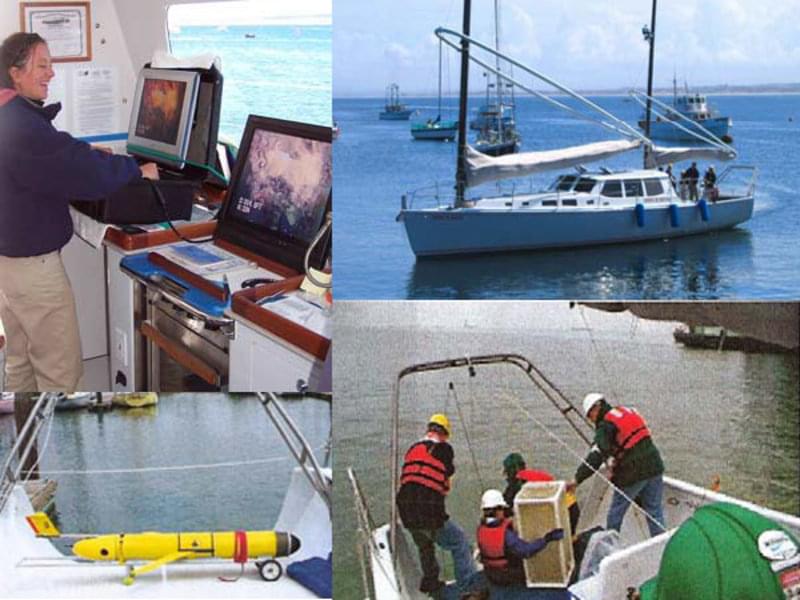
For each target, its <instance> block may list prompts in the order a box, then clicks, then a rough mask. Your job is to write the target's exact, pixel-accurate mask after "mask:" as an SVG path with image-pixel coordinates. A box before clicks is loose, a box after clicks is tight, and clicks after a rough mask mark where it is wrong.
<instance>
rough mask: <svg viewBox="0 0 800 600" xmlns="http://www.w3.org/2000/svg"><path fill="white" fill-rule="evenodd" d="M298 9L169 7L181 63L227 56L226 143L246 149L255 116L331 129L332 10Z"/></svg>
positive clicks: (222, 129)
mask: <svg viewBox="0 0 800 600" xmlns="http://www.w3.org/2000/svg"><path fill="white" fill-rule="evenodd" d="M289 4H292V7H291V9H287V6H288V5H289ZM297 4H299V5H300V6H296V5H295V3H285V2H264V1H263V0H244V1H241V2H196V3H188V4H173V5H170V6H169V8H168V11H167V29H168V32H169V33H168V35H169V47H170V52H171V53H172V54H173V55H175V56H176V57H178V58H186V57H189V56H196V55H198V54H205V53H210V54H213V55H215V56H219V57H220V59H221V63H222V76H223V78H224V84H223V86H224V91H223V94H222V114H221V118H220V124H219V136H220V138H221V139H223V140H229V141H232V142H233V143H234V144H239V141H240V140H241V137H242V133H243V131H244V126H245V123H246V122H247V116H248V115H249V114H256V115H269V116H270V117H275V118H278V119H286V120H289V121H300V122H303V123H313V124H315V125H323V126H330V125H331V95H332V87H331V73H332V61H331V56H332V51H331V49H332V36H331V12H330V11H329V12H327V14H326V13H324V12H322V13H321V14H317V13H319V12H320V11H319V10H313V9H312V5H311V3H297ZM304 5H309V8H304Z"/></svg>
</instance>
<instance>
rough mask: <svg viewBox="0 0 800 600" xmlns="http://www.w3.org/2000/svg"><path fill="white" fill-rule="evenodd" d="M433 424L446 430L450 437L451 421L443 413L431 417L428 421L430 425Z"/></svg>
mask: <svg viewBox="0 0 800 600" xmlns="http://www.w3.org/2000/svg"><path fill="white" fill-rule="evenodd" d="M431 423H433V424H434V425H438V426H439V427H441V428H442V429H444V431H445V433H447V435H450V419H448V418H447V415H443V414H442V413H436V414H435V415H431V418H430V419H428V425H430V424H431Z"/></svg>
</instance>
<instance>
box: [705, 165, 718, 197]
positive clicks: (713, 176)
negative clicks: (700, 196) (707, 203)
mask: <svg viewBox="0 0 800 600" xmlns="http://www.w3.org/2000/svg"><path fill="white" fill-rule="evenodd" d="M716 185H717V173H716V171H714V167H713V166H709V167H708V170H707V171H706V174H705V175H704V176H703V187H704V188H705V191H706V196H707V197H708V199H709V200H711V201H712V202H716V201H717V188H716Z"/></svg>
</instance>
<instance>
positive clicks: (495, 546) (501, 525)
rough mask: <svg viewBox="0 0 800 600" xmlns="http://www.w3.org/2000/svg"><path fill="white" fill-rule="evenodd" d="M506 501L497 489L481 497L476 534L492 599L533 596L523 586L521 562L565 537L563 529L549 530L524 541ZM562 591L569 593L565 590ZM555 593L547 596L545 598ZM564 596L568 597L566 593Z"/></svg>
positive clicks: (524, 584) (523, 578) (523, 577)
mask: <svg viewBox="0 0 800 600" xmlns="http://www.w3.org/2000/svg"><path fill="white" fill-rule="evenodd" d="M507 508H508V504H506V501H505V499H504V498H503V495H502V494H501V493H500V491H499V490H486V491H485V492H484V493H483V496H482V497H481V511H482V512H483V517H482V519H481V522H480V525H479V526H478V530H477V533H476V539H477V541H478V550H479V552H480V560H481V562H482V563H483V574H484V576H485V577H486V579H487V581H488V587H489V592H490V593H489V597H490V598H491V599H492V600H499V599H505V598H516V597H527V598H531V597H535V596H531V594H532V593H534V594H535V592H532V591H531V590H529V589H528V588H527V586H526V578H525V569H524V567H523V564H522V561H523V559H525V558H530V557H531V556H533V555H534V554H537V553H539V552H541V551H542V550H544V548H545V547H546V546H547V544H549V543H550V542H555V541H558V540H561V539H562V538H563V537H564V530H563V529H552V530H551V531H549V532H547V533H546V534H545V535H544V537H542V538H538V539H534V540H531V541H525V540H523V539H521V538H520V537H519V535H517V532H516V531H514V525H513V523H512V521H511V519H510V518H509V517H508V516H506V509H507ZM564 593H565V594H568V592H566V591H564ZM555 597H558V596H553V595H552V594H549V595H548V598H555ZM565 597H569V596H568V595H567V596H565Z"/></svg>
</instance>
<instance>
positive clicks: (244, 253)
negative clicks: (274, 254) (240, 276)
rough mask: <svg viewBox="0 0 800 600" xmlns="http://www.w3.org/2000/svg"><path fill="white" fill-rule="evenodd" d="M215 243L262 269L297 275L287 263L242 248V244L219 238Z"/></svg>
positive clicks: (281, 274)
mask: <svg viewBox="0 0 800 600" xmlns="http://www.w3.org/2000/svg"><path fill="white" fill-rule="evenodd" d="M214 245H215V246H219V247H220V248H222V249H223V250H227V251H228V252H233V253H234V254H236V255H237V256H241V257H242V258H246V259H247V260H251V261H253V262H254V263H256V264H257V265H258V266H259V267H261V268H262V269H266V270H267V271H272V272H273V273H276V274H278V275H280V276H281V277H294V276H296V275H297V271H295V270H294V269H290V268H289V267H287V266H286V265H282V264H281V263H279V262H275V261H274V260H270V259H268V258H264V257H263V256H260V255H258V254H256V253H255V252H251V251H250V250H247V249H246V248H242V247H241V246H237V245H236V244H233V243H231V242H229V241H227V240H221V239H219V238H217V239H215V240H214Z"/></svg>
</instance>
